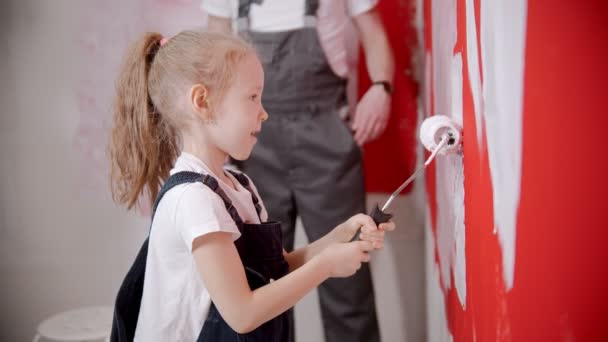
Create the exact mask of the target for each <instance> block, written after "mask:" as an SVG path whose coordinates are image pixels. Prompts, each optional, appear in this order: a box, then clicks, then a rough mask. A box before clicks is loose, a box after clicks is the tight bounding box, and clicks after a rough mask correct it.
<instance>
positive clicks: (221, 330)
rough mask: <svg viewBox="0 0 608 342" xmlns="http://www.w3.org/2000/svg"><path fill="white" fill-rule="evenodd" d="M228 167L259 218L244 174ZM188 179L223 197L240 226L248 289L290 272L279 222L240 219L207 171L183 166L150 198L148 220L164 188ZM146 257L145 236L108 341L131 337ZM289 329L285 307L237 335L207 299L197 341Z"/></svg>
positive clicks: (284, 335) (275, 335) (264, 336)
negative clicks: (208, 305) (187, 169)
mask: <svg viewBox="0 0 608 342" xmlns="http://www.w3.org/2000/svg"><path fill="white" fill-rule="evenodd" d="M230 172H231V173H232V174H233V175H234V176H235V178H236V179H237V180H238V181H239V183H241V184H242V185H243V187H245V188H246V189H247V190H248V191H249V192H250V193H251V197H252V201H253V203H254V205H255V208H256V211H257V213H258V217H259V216H260V212H261V209H262V208H261V206H260V204H259V199H258V198H257V196H256V195H255V194H254V192H253V191H252V189H251V186H250V184H249V179H248V178H247V177H246V176H245V175H243V174H241V173H237V172H232V171H230ZM193 182H202V183H203V184H205V185H206V186H208V187H209V188H210V189H211V190H213V191H214V192H215V193H216V194H217V195H218V196H220V197H221V198H222V200H223V201H224V205H225V206H226V210H228V212H229V213H230V216H232V219H233V220H234V222H235V223H236V225H237V227H238V228H239V231H240V232H241V236H240V238H239V239H237V240H236V241H235V243H234V244H235V246H236V248H237V250H238V253H239V256H240V258H241V261H242V262H243V266H244V267H245V273H246V275H247V281H248V283H249V287H250V288H251V290H255V289H257V288H259V287H261V286H264V285H266V284H268V283H269V282H270V281H271V279H279V278H281V277H282V276H284V275H285V274H287V273H288V272H289V265H288V264H287V262H286V261H285V258H284V257H283V243H282V233H281V224H280V223H279V222H265V223H261V224H250V223H244V222H243V220H242V219H241V217H240V216H239V214H238V212H237V210H236V208H235V207H234V206H233V205H232V202H231V201H230V199H229V198H228V196H227V195H226V194H225V193H224V191H223V190H222V189H221V188H220V186H219V184H218V182H217V180H216V179H215V178H213V177H212V176H209V175H202V174H199V173H196V172H187V171H185V172H179V173H176V174H174V175H172V176H171V177H169V179H168V180H167V182H165V184H164V185H163V187H162V189H161V190H160V192H159V194H158V196H157V198H156V201H155V203H154V208H153V212H152V220H154V214H155V213H156V208H157V207H158V203H160V200H161V199H162V198H163V196H164V195H165V193H167V191H169V190H171V189H172V188H173V187H174V186H176V185H179V184H184V183H193ZM260 222H261V218H260ZM147 256H148V238H147V239H146V240H145V241H144V243H143V245H142V247H141V249H140V251H139V253H138V254H137V257H136V259H135V262H134V263H133V265H132V266H131V269H130V270H129V272H128V273H127V275H126V277H125V279H124V281H123V283H122V285H121V287H120V289H119V291H118V295H117V298H116V303H115V307H114V319H113V322H112V334H111V339H110V340H111V341H112V342H131V341H133V338H134V336H135V328H136V327H137V319H138V317H139V309H140V306H141V298H142V294H143V287H144V277H145V271H146V259H147ZM290 329H291V327H290V323H289V319H288V312H284V313H283V314H281V315H279V316H277V317H275V318H273V319H272V320H270V321H268V322H266V323H264V324H262V325H261V326H260V327H258V328H257V329H255V330H253V331H252V332H249V333H247V334H238V333H237V332H235V331H234V330H233V329H232V328H230V326H229V325H228V324H227V323H226V321H225V320H224V319H223V318H222V316H221V315H220V313H219V311H218V310H217V308H216V307H215V305H214V304H213V303H211V307H210V308H209V313H208V315H207V319H206V320H205V322H204V324H203V325H202V327H201V332H200V335H199V337H198V339H197V342H207V341H214V342H215V341H217V342H228V341H231V342H232V341H248V342H249V341H276V342H279V341H287V340H288V338H289V334H290ZM168 342H169V341H168Z"/></svg>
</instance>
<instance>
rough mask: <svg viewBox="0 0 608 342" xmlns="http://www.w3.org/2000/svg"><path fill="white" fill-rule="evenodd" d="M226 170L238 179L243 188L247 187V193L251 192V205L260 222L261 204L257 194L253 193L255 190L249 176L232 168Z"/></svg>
mask: <svg viewBox="0 0 608 342" xmlns="http://www.w3.org/2000/svg"><path fill="white" fill-rule="evenodd" d="M228 172H230V173H231V174H232V175H233V176H234V178H236V180H237V181H239V183H241V185H242V186H243V187H244V188H245V189H247V191H249V193H250V194H251V200H252V201H253V206H254V207H255V211H256V212H257V213H258V218H259V219H260V222H262V205H261V204H260V199H259V198H258V196H256V195H255V192H254V191H253V188H252V187H251V182H250V181H249V177H247V176H246V175H245V174H244V173H242V172H237V171H233V170H228Z"/></svg>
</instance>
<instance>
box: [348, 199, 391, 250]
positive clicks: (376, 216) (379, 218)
mask: <svg viewBox="0 0 608 342" xmlns="http://www.w3.org/2000/svg"><path fill="white" fill-rule="evenodd" d="M369 216H371V218H372V220H374V223H376V225H377V226H379V225H380V223H385V222H388V220H390V219H391V218H392V217H393V215H392V214H386V213H384V212H383V211H382V210H380V207H379V206H378V205H377V204H376V206H375V207H374V209H373V210H372V212H371V213H370V214H369ZM360 234H361V229H359V230H358V231H357V234H355V236H354V237H353V238H352V239H351V240H350V241H351V242H352V241H356V240H359V235H360Z"/></svg>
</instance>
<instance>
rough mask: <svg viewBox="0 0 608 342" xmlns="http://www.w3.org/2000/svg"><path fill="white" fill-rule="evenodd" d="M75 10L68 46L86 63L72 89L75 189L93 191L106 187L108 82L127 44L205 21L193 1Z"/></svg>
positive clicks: (140, 0)
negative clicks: (77, 19)
mask: <svg viewBox="0 0 608 342" xmlns="http://www.w3.org/2000/svg"><path fill="white" fill-rule="evenodd" d="M81 11H82V12H81V13H80V15H79V17H80V29H79V30H77V31H76V32H74V44H76V46H77V47H78V51H80V53H81V54H82V58H81V59H82V60H84V61H86V63H83V65H82V66H81V68H82V70H81V71H80V73H79V75H80V79H79V80H77V83H76V84H77V85H76V87H75V89H74V95H75V97H76V101H77V103H78V110H79V112H80V122H79V123H78V129H77V132H76V134H75V136H74V137H73V146H74V150H75V152H76V153H77V154H78V156H79V160H80V163H79V164H80V174H81V175H82V177H81V179H79V181H78V184H79V186H78V189H76V191H77V192H83V191H85V192H86V191H91V192H98V191H106V190H107V189H108V182H107V180H108V172H109V166H108V161H107V155H106V146H107V141H108V133H109V130H110V127H111V120H112V101H113V96H114V94H115V93H114V89H115V88H114V82H115V80H116V78H117V72H118V69H119V67H120V63H121V62H122V58H123V57H124V55H125V51H126V49H127V48H128V46H129V44H130V43H132V42H133V41H134V40H135V39H137V38H138V37H139V35H141V34H143V32H145V31H146V30H151V31H157V32H160V33H162V34H163V35H165V36H168V37H170V36H171V35H174V34H176V33H178V32H179V31H181V30H183V29H190V28H200V27H204V26H205V25H206V20H207V18H206V15H205V13H203V12H202V11H201V10H200V9H199V1H195V0H173V1H171V0H156V1H147V0H137V1H128V2H123V1H116V0H112V1H89V2H87V5H86V6H85V5H83V6H82V7H81ZM110 23H111V24H110ZM142 203H147V201H143V202H142ZM144 212H147V210H146V209H145V208H144Z"/></svg>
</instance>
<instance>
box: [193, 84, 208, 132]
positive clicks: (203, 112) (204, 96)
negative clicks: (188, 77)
mask: <svg viewBox="0 0 608 342" xmlns="http://www.w3.org/2000/svg"><path fill="white" fill-rule="evenodd" d="M189 95H190V96H189V100H190V105H191V107H192V110H193V111H194V113H196V115H197V116H198V117H200V118H201V119H202V120H203V122H205V123H207V122H210V121H212V120H213V118H212V113H211V105H210V103H209V91H208V90H207V87H205V86H204V85H202V84H195V85H193V86H192V87H191V88H190V94H189Z"/></svg>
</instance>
